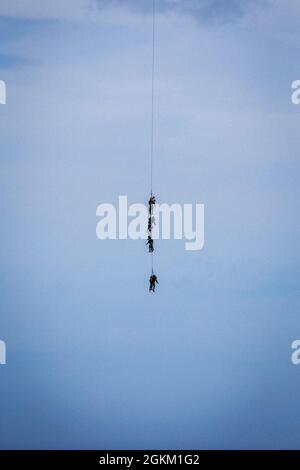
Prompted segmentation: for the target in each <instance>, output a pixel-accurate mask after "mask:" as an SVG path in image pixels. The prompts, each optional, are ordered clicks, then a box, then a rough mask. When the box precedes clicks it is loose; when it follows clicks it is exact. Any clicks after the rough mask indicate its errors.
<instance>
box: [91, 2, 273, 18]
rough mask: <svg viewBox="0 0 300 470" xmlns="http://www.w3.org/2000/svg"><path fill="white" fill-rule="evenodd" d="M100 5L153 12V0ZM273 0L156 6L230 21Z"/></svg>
mask: <svg viewBox="0 0 300 470" xmlns="http://www.w3.org/2000/svg"><path fill="white" fill-rule="evenodd" d="M96 1H97V3H98V5H99V6H100V7H102V8H103V7H108V6H111V5H114V6H123V5H124V4H125V5H126V6H127V7H128V8H130V9H133V10H135V11H137V12H141V13H144V14H148V13H151V12H152V1H151V0H122V1H120V0H96ZM270 4H271V0H227V1H226V2H225V1H224V0H159V1H156V8H157V10H158V11H160V12H174V13H178V14H184V15H190V16H192V17H194V18H195V19H197V21H215V20H216V21H220V20H221V21H230V20H234V19H237V18H242V17H244V16H245V15H246V14H247V13H248V12H251V11H254V10H255V9H257V8H264V7H266V6H267V5H270Z"/></svg>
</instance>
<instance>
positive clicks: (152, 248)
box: [146, 235, 154, 253]
mask: <svg viewBox="0 0 300 470" xmlns="http://www.w3.org/2000/svg"><path fill="white" fill-rule="evenodd" d="M146 245H148V247H149V253H153V251H154V245H153V239H152V237H151V235H149V236H148V239H147V243H146Z"/></svg>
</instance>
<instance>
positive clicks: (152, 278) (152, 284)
mask: <svg viewBox="0 0 300 470" xmlns="http://www.w3.org/2000/svg"><path fill="white" fill-rule="evenodd" d="M149 282H150V286H149V292H155V285H156V284H158V283H159V282H158V280H157V277H156V276H155V274H153V273H152V274H151V276H150V279H149Z"/></svg>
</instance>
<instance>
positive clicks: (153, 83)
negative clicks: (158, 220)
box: [150, 0, 156, 196]
mask: <svg viewBox="0 0 300 470" xmlns="http://www.w3.org/2000/svg"><path fill="white" fill-rule="evenodd" d="M155 13H156V12H155V0H153V22H152V84H151V86H152V97H151V165H150V167H151V181H150V188H151V196H152V189H153V155H154V85H155V81H154V75H155V19H156V18H155V16H156V14H155Z"/></svg>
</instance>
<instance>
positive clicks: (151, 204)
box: [149, 196, 156, 215]
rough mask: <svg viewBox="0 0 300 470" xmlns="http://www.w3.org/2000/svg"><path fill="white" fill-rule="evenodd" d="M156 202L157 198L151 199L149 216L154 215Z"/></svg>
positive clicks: (152, 197)
mask: <svg viewBox="0 0 300 470" xmlns="http://www.w3.org/2000/svg"><path fill="white" fill-rule="evenodd" d="M155 204H156V201H155V196H151V197H150V199H149V214H150V215H152V212H153V206H155Z"/></svg>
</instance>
